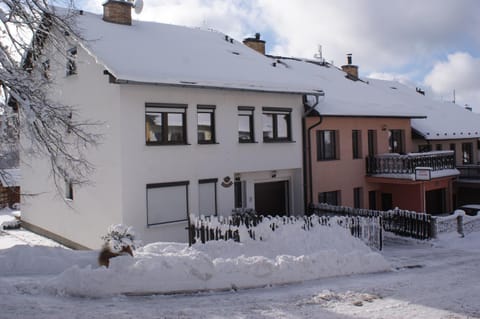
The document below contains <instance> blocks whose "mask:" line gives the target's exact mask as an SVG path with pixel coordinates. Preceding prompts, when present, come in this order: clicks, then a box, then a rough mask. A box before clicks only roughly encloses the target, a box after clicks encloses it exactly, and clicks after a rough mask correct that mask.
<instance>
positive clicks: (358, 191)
mask: <svg viewBox="0 0 480 319" xmlns="http://www.w3.org/2000/svg"><path fill="white" fill-rule="evenodd" d="M362 201H363V189H362V188H361V187H355V188H354V189H353V207H354V208H362V206H363V205H362V204H363V203H362Z"/></svg>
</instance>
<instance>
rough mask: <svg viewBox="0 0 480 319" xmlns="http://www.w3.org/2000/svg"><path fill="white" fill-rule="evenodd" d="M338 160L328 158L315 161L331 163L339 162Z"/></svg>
mask: <svg viewBox="0 0 480 319" xmlns="http://www.w3.org/2000/svg"><path fill="white" fill-rule="evenodd" d="M339 160H340V159H339V158H329V159H317V162H333V161H339Z"/></svg>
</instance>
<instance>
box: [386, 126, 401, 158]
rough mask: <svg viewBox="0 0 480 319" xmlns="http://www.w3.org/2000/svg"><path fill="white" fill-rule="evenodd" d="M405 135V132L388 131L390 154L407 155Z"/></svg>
mask: <svg viewBox="0 0 480 319" xmlns="http://www.w3.org/2000/svg"><path fill="white" fill-rule="evenodd" d="M404 140H405V133H404V130H390V131H388V150H389V151H390V153H399V154H403V153H405V148H404V146H405V145H404V144H405V143H404Z"/></svg>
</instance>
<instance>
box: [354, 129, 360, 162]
mask: <svg viewBox="0 0 480 319" xmlns="http://www.w3.org/2000/svg"><path fill="white" fill-rule="evenodd" d="M352 152H353V158H354V159H358V158H362V131H360V130H352Z"/></svg>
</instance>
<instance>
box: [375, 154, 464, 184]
mask: <svg viewBox="0 0 480 319" xmlns="http://www.w3.org/2000/svg"><path fill="white" fill-rule="evenodd" d="M366 165H367V175H370V176H372V175H373V176H375V175H387V176H388V175H391V176H388V177H397V178H406V179H412V177H413V178H414V176H415V168H418V167H422V168H427V167H428V168H430V169H431V171H432V175H442V176H448V175H458V171H457V170H456V169H455V168H456V167H455V155H454V152H453V151H436V152H425V153H408V154H403V155H401V154H379V155H376V156H373V157H367V161H366ZM447 170H454V171H451V172H450V173H449V171H447ZM441 171H443V172H441ZM435 173H437V174H435ZM438 173H440V174H438ZM441 173H445V174H441ZM402 175H403V176H402ZM432 177H433V176H432Z"/></svg>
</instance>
